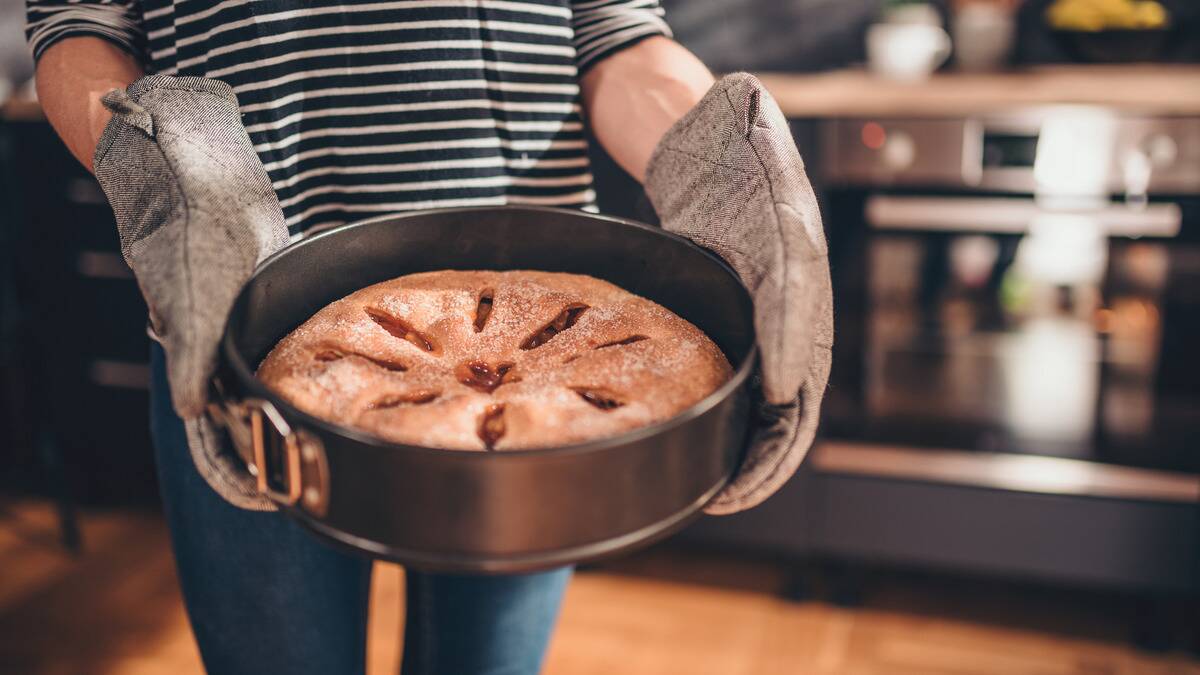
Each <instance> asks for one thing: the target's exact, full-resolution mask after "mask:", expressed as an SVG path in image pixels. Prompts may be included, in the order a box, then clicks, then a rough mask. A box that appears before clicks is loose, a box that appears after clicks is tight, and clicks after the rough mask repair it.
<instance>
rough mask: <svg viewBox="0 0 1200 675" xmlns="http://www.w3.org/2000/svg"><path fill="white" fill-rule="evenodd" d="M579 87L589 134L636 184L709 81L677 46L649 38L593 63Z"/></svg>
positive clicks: (690, 56)
mask: <svg viewBox="0 0 1200 675" xmlns="http://www.w3.org/2000/svg"><path fill="white" fill-rule="evenodd" d="M582 84H583V102H584V107H585V109H586V111H587V119H588V124H589V126H591V129H592V133H593V134H595V136H596V138H597V139H599V141H600V144H601V145H603V146H604V149H605V151H607V152H608V154H609V155H610V156H611V157H612V158H613V159H614V160H616V162H617V164H619V165H620V166H621V168H623V169H625V170H626V171H628V172H629V173H630V175H632V176H633V177H634V178H636V179H638V180H639V181H641V180H642V179H643V177H644V176H645V174H646V164H647V163H649V161H650V154H651V153H652V152H654V148H655V146H656V145H658V141H659V139H661V138H662V137H663V134H665V133H666V132H667V130H668V129H670V128H671V125H672V124H674V123H675V122H676V121H677V120H678V119H679V118H680V117H683V115H684V113H686V112H687V111H688V110H691V108H692V106H694V105H696V103H697V102H699V101H700V99H701V98H703V97H704V94H705V92H707V91H708V89H709V87H711V86H712V84H713V76H712V74H711V73H710V72H709V71H708V68H706V67H705V66H704V64H703V63H701V62H700V60H699V59H697V58H696V57H695V56H694V55H693V54H692V53H691V52H689V51H688V50H687V49H685V48H684V47H683V46H682V45H680V44H679V43H677V42H675V41H673V40H670V39H668V38H665V37H653V38H649V39H647V40H643V41H642V42H639V43H638V44H636V45H633V46H632V47H629V48H627V49H624V50H622V51H619V52H617V53H616V54H613V55H612V56H610V57H608V58H606V59H604V60H603V61H601V62H600V63H597V64H596V65H595V66H594V67H593V68H592V69H591V70H590V71H588V72H587V74H585V75H584V76H583V81H582Z"/></svg>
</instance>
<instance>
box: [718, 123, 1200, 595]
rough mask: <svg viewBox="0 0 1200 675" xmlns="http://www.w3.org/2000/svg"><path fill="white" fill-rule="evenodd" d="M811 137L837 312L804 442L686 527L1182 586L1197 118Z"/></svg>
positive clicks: (1189, 555) (1196, 545)
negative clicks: (809, 438)
mask: <svg viewBox="0 0 1200 675" xmlns="http://www.w3.org/2000/svg"><path fill="white" fill-rule="evenodd" d="M801 126H803V125H801ZM810 129H812V131H813V132H814V133H812V134H811V135H808V134H803V133H801V134H798V138H800V139H801V142H802V146H803V144H804V141H805V139H809V140H812V139H815V141H816V148H811V147H810V148H803V149H804V150H805V151H806V156H808V157H809V161H810V164H813V163H814V162H813V159H812V158H813V156H814V154H817V155H819V156H820V158H821V161H820V162H818V163H817V164H818V165H819V166H820V171H819V174H820V180H821V182H822V183H823V190H822V192H823V194H822V199H823V211H824V218H825V225H826V230H827V232H828V235H829V239H830V248H831V263H832V268H833V274H834V289H835V294H836V300H835V320H836V341H835V355H834V366H833V375H832V380H831V385H830V388H829V391H828V392H827V396H826V399H825V419H824V421H823V426H822V435H823V439H822V440H821V441H820V442H819V443H818V445H817V446H816V447H815V448H814V449H813V451H812V453H811V455H810V457H809V458H808V460H807V461H806V463H805V466H804V468H803V469H802V471H801V473H800V475H798V477H797V478H796V479H795V480H794V481H793V483H792V484H790V485H789V487H788V489H787V490H785V491H784V492H783V493H782V494H781V495H780V496H779V497H777V498H775V499H772V500H770V501H769V502H768V503H767V504H765V505H764V506H763V507H762V509H760V510H759V511H758V512H757V513H755V512H751V513H749V514H746V515H745V516H744V517H740V518H736V519H732V520H724V521H723V520H714V521H710V522H708V523H706V524H705V526H704V530H703V531H701V532H700V534H703V535H716V536H720V537H723V538H725V539H731V538H732V539H734V540H736V541H740V542H743V543H748V544H758V545H767V546H771V547H774V548H783V549H786V550H790V551H795V552H799V553H803V554H806V555H817V556H822V557H830V558H836V559H847V560H859V561H888V562H898V563H903V564H914V565H921V566H929V565H932V566H941V567H949V568H954V569H962V570H970V571H987V572H997V573H1002V574H1006V575H1012V576H1024V577H1039V578H1050V579H1059V580H1069V581H1071V582H1075V583H1083V584H1099V585H1107V586H1116V587H1122V588H1131V589H1147V590H1153V591H1161V592H1175V591H1180V590H1192V591H1194V590H1196V589H1198V588H1200V448H1198V447H1197V444H1198V441H1200V385H1198V384H1197V379H1198V378H1200V356H1197V353H1196V349H1197V346H1198V345H1200V119H1197V118H1151V117H1146V116H1141V115H1138V114H1135V113H1123V112H1117V111H1112V110H1104V109H1095V108H1087V107H1072V106H1064V107H1052V108H1039V109H1032V110H1017V111H1007V112H1001V113H997V114H994V115H988V116H983V117H978V118H970V119H963V118H941V119H839V120H829V121H821V122H816V123H815V126H812V127H810ZM814 151H815V152H814Z"/></svg>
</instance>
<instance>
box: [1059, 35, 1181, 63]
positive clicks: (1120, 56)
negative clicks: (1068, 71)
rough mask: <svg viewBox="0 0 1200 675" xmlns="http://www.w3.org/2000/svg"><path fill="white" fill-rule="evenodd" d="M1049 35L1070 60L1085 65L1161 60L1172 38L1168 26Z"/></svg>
mask: <svg viewBox="0 0 1200 675" xmlns="http://www.w3.org/2000/svg"><path fill="white" fill-rule="evenodd" d="M1052 33H1053V34H1054V37H1055V39H1056V40H1057V41H1058V44H1059V45H1060V46H1061V47H1062V49H1063V51H1065V52H1066V53H1067V55H1068V56H1069V57H1071V58H1072V59H1074V60H1076V61H1081V62H1084V63H1139V62H1148V61H1149V62H1152V61H1161V60H1162V59H1163V57H1164V56H1165V55H1166V54H1167V51H1168V48H1169V47H1170V46H1171V39H1172V37H1173V31H1172V30H1171V28H1169V27H1166V28H1114V29H1105V30H1097V31H1085V30H1054V31H1052Z"/></svg>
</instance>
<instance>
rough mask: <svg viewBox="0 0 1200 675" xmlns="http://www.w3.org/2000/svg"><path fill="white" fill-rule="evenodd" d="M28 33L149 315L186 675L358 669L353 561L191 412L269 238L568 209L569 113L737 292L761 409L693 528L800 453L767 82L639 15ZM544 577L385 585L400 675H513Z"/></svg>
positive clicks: (72, 16)
mask: <svg viewBox="0 0 1200 675" xmlns="http://www.w3.org/2000/svg"><path fill="white" fill-rule="evenodd" d="M27 20H28V22H27V31H26V32H27V37H28V40H29V43H30V46H31V48H32V51H33V53H34V56H35V58H36V60H37V90H38V95H39V99H40V101H41V104H42V107H43V108H44V110H45V113H46V116H47V118H48V119H49V121H50V123H51V124H52V125H53V126H54V128H55V129H56V131H57V132H58V134H59V135H60V136H61V138H62V140H63V141H64V143H65V144H66V146H67V148H69V150H70V151H71V152H72V154H74V156H75V157H77V158H78V159H79V161H80V162H82V163H83V164H84V166H86V167H88V168H89V169H91V170H93V171H94V173H95V174H96V176H97V178H98V180H99V181H100V183H101V186H102V187H103V188H104V191H105V193H106V195H107V196H108V199H109V202H110V204H111V205H112V207H113V211H114V214H115V215H116V220H117V226H118V230H119V233H120V237H121V244H122V252H123V254H124V255H125V259H126V261H127V262H128V263H129V264H130V266H131V267H132V268H133V270H134V273H135V275H136V277H137V279H138V283H139V286H140V288H141V290H142V292H143V295H144V296H145V297H146V300H147V304H148V306H149V308H150V330H151V334H152V336H153V337H155V339H156V341H157V344H155V345H154V347H153V353H152V370H153V383H152V398H153V403H152V419H153V421H152V434H153V438H154V442H155V447H156V461H157V466H158V474H159V481H160V488H161V493H162V497H163V501H164V504H165V511H166V516H167V520H168V523H169V526H170V530H171V538H172V545H173V549H174V553H175V558H176V563H177V567H178V571H179V580H180V584H181V586H182V589H183V596H184V600H185V604H186V607H187V611H188V616H189V618H190V621H191V625H192V628H193V632H194V634H195V636H196V640H197V643H198V645H199V648H200V653H201V656H202V659H203V661H204V665H205V667H206V668H207V670H208V671H209V672H212V673H220V674H226V673H256V674H259V675H262V674H269V673H288V674H290V675H304V674H307V673H313V674H316V673H320V674H324V675H328V674H331V673H362V672H363V671H364V668H365V636H366V623H367V599H368V588H369V584H370V574H371V563H370V561H369V560H366V559H363V558H359V557H356V556H353V555H350V554H347V553H344V552H341V551H338V550H334V549H332V548H328V547H327V546H326V545H324V544H322V543H319V542H318V541H317V540H315V539H314V538H312V537H311V536H310V535H309V534H308V533H306V532H304V531H302V530H301V529H300V528H299V527H298V526H297V525H296V524H294V523H293V522H291V521H290V520H289V519H287V518H285V517H282V516H281V515H280V514H279V513H277V512H274V510H273V504H272V503H271V502H270V500H269V499H266V498H265V497H264V496H263V495H261V494H258V493H257V491H256V490H255V488H254V486H253V481H251V480H250V479H249V476H248V475H246V473H245V470H244V467H239V466H237V465H236V464H235V463H233V462H232V460H231V455H230V453H229V452H227V451H226V450H225V449H224V446H223V441H222V440H221V436H220V434H219V432H218V430H216V429H215V428H214V427H213V425H212V423H211V421H210V420H209V419H208V418H207V417H206V416H205V414H204V411H205V404H206V397H207V391H208V390H207V386H208V384H207V383H208V378H209V375H210V374H211V372H212V367H213V363H214V356H215V345H216V340H217V337H218V336H219V333H220V330H221V327H222V326H223V323H224V318H225V314H226V313H227V312H228V309H229V306H230V304H231V303H232V299H233V297H234V295H235V294H236V291H237V289H238V288H239V287H240V285H241V284H242V283H243V282H244V281H245V279H246V278H248V276H249V275H250V274H251V273H252V271H253V268H254V266H255V265H256V264H257V263H258V262H260V261H261V260H262V259H263V258H264V257H266V256H267V255H269V254H270V253H271V252H273V251H274V250H277V249H278V248H280V247H282V246H284V245H286V243H287V241H288V239H289V238H295V237H299V236H303V235H304V234H305V233H310V232H313V231H315V230H318V229H322V228H327V227H332V226H336V225H339V224H342V223H346V222H350V221H353V220H355V219H360V218H363V217H366V216H369V215H371V214H382V213H392V212H397V211H404V210H411V209H425V208H439V207H450V206H461V205H501V204H540V205H552V206H560V207H565V208H580V209H593V208H594V201H595V194H594V192H593V190H592V177H591V174H590V170H589V165H588V159H587V154H586V151H587V141H586V135H585V129H584V125H585V123H586V124H587V125H589V126H590V130H591V131H592V133H593V134H594V135H595V136H596V138H597V139H598V140H599V142H600V143H601V144H602V145H603V146H604V148H605V150H606V151H607V152H608V153H609V154H610V155H611V156H612V157H613V158H614V159H615V160H616V162H617V163H618V164H619V165H620V166H621V167H622V168H624V169H625V170H626V171H628V172H629V173H630V174H631V175H632V176H634V177H635V178H637V179H638V180H640V181H645V182H646V184H647V189H648V191H649V193H650V196H651V199H652V201H653V202H654V205H655V208H656V209H657V210H658V211H659V215H660V217H661V219H662V222H663V225H664V227H667V228H668V229H672V230H674V231H676V232H680V233H682V234H684V235H685V236H689V237H691V238H692V239H694V240H696V241H697V242H698V243H701V244H702V245H705V246H708V247H709V248H711V249H713V250H714V251H716V252H717V253H719V254H720V255H722V256H723V257H725V259H726V260H727V261H728V262H729V263H730V265H731V266H732V267H733V268H734V269H735V270H736V271H737V272H738V273H739V274H740V275H741V276H742V278H743V280H745V281H746V282H747V285H748V286H749V287H750V288H751V291H752V293H753V295H754V299H755V303H756V326H757V330H758V333H759V343H760V347H761V351H762V355H763V356H762V378H761V379H762V383H763V398H764V403H763V405H762V407H761V412H762V415H760V417H759V419H758V422H757V423H758V427H757V429H758V431H757V433H756V436H755V438H754V442H753V443H752V444H751V447H750V449H749V450H748V451H747V455H746V460H745V461H744V464H743V466H742V468H741V470H740V472H739V474H738V475H737V476H736V477H735V479H734V480H733V481H732V482H731V483H730V485H729V486H727V487H726V488H725V490H724V491H723V492H722V494H721V495H719V496H718V497H717V499H716V500H714V502H713V503H712V504H710V505H709V511H710V512H714V513H727V512H732V511H736V510H740V509H742V508H748V507H749V506H752V505H754V504H756V503H758V502H760V501H762V499H765V498H766V496H768V495H769V494H770V493H772V492H774V491H775V490H776V489H777V488H778V487H779V485H780V484H781V483H782V482H783V481H784V480H786V479H787V478H788V477H789V476H790V475H791V473H792V472H793V471H794V470H795V468H796V465H797V464H798V463H799V461H800V458H801V457H802V456H803V454H804V451H805V450H806V449H807V447H808V444H809V443H810V442H811V440H812V434H813V433H814V430H815V420H816V417H817V414H816V411H817V405H818V404H819V401H820V397H821V393H822V391H823V388H824V385H825V378H827V376H828V358H827V357H828V347H829V342H830V340H831V339H832V335H831V333H830V330H829V328H828V318H829V311H830V310H829V300H828V296H829V293H828V270H827V268H826V267H824V265H823V261H824V259H825V257H824V249H823V247H824V238H823V233H822V230H821V223H820V218H819V214H818V213H817V211H816V202H815V200H814V199H813V198H812V191H811V189H810V187H809V186H808V182H807V179H806V178H805V176H804V172H803V165H802V162H801V160H800V157H799V155H798V154H797V152H796V150H795V146H794V144H793V143H792V141H791V137H790V135H789V134H788V132H787V127H786V122H785V121H784V120H783V118H782V114H781V113H779V111H778V108H777V107H775V106H774V103H773V101H771V99H770V97H769V94H767V93H766V92H765V91H763V90H762V88H761V86H760V85H759V84H758V83H757V81H756V80H754V79H753V78H752V77H749V76H746V75H740V76H730V77H727V78H725V79H722V80H721V82H717V83H714V79H713V76H712V75H711V74H710V73H709V71H708V70H707V69H706V68H705V67H704V66H703V64H701V63H700V62H699V61H698V60H697V59H696V58H695V57H694V56H693V55H692V54H691V53H689V52H688V51H687V50H686V49H685V48H683V47H682V46H680V45H679V44H677V43H676V42H674V41H673V40H672V39H671V38H670V31H669V29H668V27H667V24H666V23H665V22H664V20H663V17H662V12H661V10H660V8H659V7H658V4H657V2H656V0H525V1H521V0H470V1H467V0H376V1H373V2H367V1H362V2H345V1H344V0H342V1H340V2H334V1H333V0H317V1H315V2H309V3H304V4H303V6H302V7H294V6H289V5H288V4H286V3H275V2H265V1H262V0H258V1H254V0H220V1H218V0H174V1H172V0H27ZM747 177H749V178H750V179H751V180H747ZM569 575H570V570H569V569H560V570H554V571H549V572H542V573H536V574H528V575H512V576H490V577H486V576H477V577H473V576H467V575H450V574H435V573H427V572H418V571H413V570H409V571H408V573H407V575H406V579H407V582H406V583H407V593H406V601H407V619H406V629H405V636H404V650H403V665H402V669H403V672H404V673H405V674H406V675H420V674H425V673H438V674H440V675H477V674H478V675H483V674H489V675H499V674H501V673H508V674H526V673H535V672H537V671H538V670H539V668H540V665H541V662H542V659H543V654H544V651H545V648H546V645H547V642H548V640H549V636H550V634H551V631H552V628H553V625H554V622H555V617H556V614H557V611H558V608H559V604H560V601H561V598H562V595H563V591H564V588H565V586H566V583H567V580H568V578H569Z"/></svg>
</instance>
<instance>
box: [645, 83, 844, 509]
mask: <svg viewBox="0 0 1200 675" xmlns="http://www.w3.org/2000/svg"><path fill="white" fill-rule="evenodd" d="M645 187H646V193H647V195H648V196H649V197H650V201H651V203H652V204H653V205H654V209H655V211H656V212H657V213H658V217H659V220H660V221H661V222H662V225H663V227H664V228H666V229H667V230H670V231H671V232H675V233H676V234H680V235H683V236H685V237H687V238H689V239H691V240H692V241H694V242H696V243H697V244H699V245H700V246H703V247H705V248H708V249H710V250H712V251H713V252H715V253H717V254H718V255H720V256H721V257H722V258H724V260H725V261H726V262H727V263H728V264H729V265H730V267H732V268H733V269H734V271H736V272H737V273H738V275H739V276H740V277H741V278H742V281H743V282H744V283H745V284H746V287H747V288H749V289H750V293H751V294H752V296H753V299H754V313H755V316H754V324H755V330H756V332H757V334H758V347H759V352H760V354H761V380H762V393H763V398H764V403H763V404H762V406H761V409H760V411H759V413H760V414H759V419H758V420H757V427H756V429H755V433H754V437H753V440H752V444H751V447H750V449H749V451H748V453H747V455H746V459H745V462H744V463H743V465H742V467H741V470H740V471H739V472H738V474H737V475H736V476H735V477H734V479H733V480H732V481H731V482H730V484H729V485H728V486H727V487H726V488H725V489H724V490H723V491H722V492H721V493H720V494H718V495H717V496H716V498H715V499H713V501H712V502H710V503H709V504H708V506H706V507H705V510H706V511H707V512H709V513H715V514H722V513H734V512H737V511H741V510H744V509H748V508H750V507H752V506H755V505H757V504H759V503H760V502H762V501H763V500H764V499H766V498H767V497H769V496H770V495H771V494H773V493H774V492H775V491H776V490H778V489H779V487H780V486H781V485H783V483H784V482H785V481H787V479H788V478H790V477H791V476H792V474H793V473H795V471H796V468H797V467H798V466H799V465H800V461H801V460H802V459H803V458H804V455H805V454H806V453H807V452H808V448H809V446H810V445H811V444H812V441H813V437H814V435H815V434H816V428H817V421H818V419H819V417H820V408H821V399H822V397H823V396H824V393H825V385H826V383H827V382H828V380H829V362H830V348H831V347H832V346H833V295H832V289H831V286H830V279H829V260H828V252H827V249H826V245H825V233H824V231H823V230H822V228H821V214H820V212H819V211H818V209H817V201H816V198H815V197H814V195H813V191H812V186H811V185H810V184H809V182H808V177H807V176H806V175H805V173H804V162H803V161H802V160H801V159H800V153H799V152H798V151H797V150H796V145H795V143H794V142H793V140H792V135H791V132H790V131H789V129H788V125H787V120H786V119H785V118H784V116H783V113H782V112H781V111H780V110H779V106H778V105H776V104H775V101H774V99H772V98H771V95H770V94H769V93H767V91H766V89H764V88H763V86H762V84H761V83H759V81H758V80H757V79H756V78H755V77H753V76H752V75H748V74H745V73H735V74H733V75H727V76H726V77H724V78H722V79H721V80H720V81H718V82H717V83H716V84H714V85H713V87H712V88H711V89H710V90H709V92H708V93H707V94H705V96H704V98H703V99H702V100H701V101H700V102H699V103H698V104H696V106H695V107H694V108H692V110H690V111H689V112H688V113H687V114H686V115H684V117H683V118H682V119H680V120H679V121H678V122H676V123H675V125H674V126H672V127H671V129H670V130H668V131H667V133H666V135H665V136H663V138H662V140H661V141H659V144H658V146H657V147H656V148H655V150H654V153H653V155H652V156H651V157H650V164H649V166H648V168H647V171H646V181H645Z"/></svg>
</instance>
